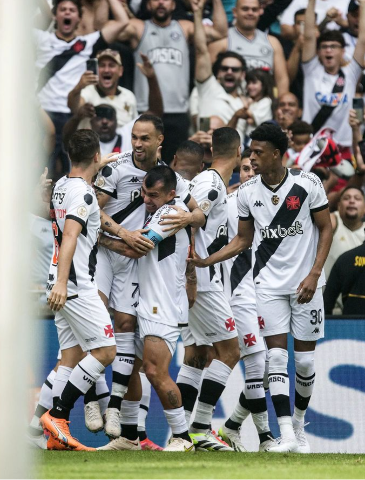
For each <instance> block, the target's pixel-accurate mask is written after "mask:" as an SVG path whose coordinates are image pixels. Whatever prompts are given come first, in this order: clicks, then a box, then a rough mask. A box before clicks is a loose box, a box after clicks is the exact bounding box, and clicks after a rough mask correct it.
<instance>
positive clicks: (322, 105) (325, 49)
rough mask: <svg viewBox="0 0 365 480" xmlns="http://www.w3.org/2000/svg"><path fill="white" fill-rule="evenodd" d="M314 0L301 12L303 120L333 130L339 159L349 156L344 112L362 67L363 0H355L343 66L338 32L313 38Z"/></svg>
mask: <svg viewBox="0 0 365 480" xmlns="http://www.w3.org/2000/svg"><path fill="white" fill-rule="evenodd" d="M315 32H316V26H315V0H309V2H308V8H307V10H306V14H305V28H304V47H303V55H302V67H303V73H304V101H303V107H304V108H303V118H302V119H303V120H304V121H306V122H307V123H311V124H312V126H313V130H314V132H315V133H316V132H318V131H319V130H321V128H323V127H329V128H332V129H333V130H335V133H334V135H333V138H334V141H335V142H336V143H337V144H338V146H339V149H340V152H341V154H342V157H343V158H346V159H350V158H351V150H350V147H351V144H352V135H351V128H350V126H349V124H348V121H347V119H348V115H349V110H350V107H351V103H352V99H353V97H354V96H355V91H356V84H357V82H358V80H359V78H360V76H361V73H362V69H363V68H364V55H365V0H359V37H358V41H357V43H356V47H355V50H354V54H353V57H352V59H351V61H350V63H349V64H348V65H346V66H342V65H343V57H344V52H345V40H344V38H343V36H342V34H341V33H340V32H338V31H326V32H324V33H322V34H321V35H320V37H319V38H318V41H317V40H316V38H315Z"/></svg>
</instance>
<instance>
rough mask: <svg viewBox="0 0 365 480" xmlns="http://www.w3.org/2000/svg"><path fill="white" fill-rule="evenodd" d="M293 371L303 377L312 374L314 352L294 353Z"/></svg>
mask: <svg viewBox="0 0 365 480" xmlns="http://www.w3.org/2000/svg"><path fill="white" fill-rule="evenodd" d="M294 361H295V371H296V372H297V373H299V375H302V376H303V377H308V376H309V375H311V374H313V372H314V350H313V351H310V352H294Z"/></svg>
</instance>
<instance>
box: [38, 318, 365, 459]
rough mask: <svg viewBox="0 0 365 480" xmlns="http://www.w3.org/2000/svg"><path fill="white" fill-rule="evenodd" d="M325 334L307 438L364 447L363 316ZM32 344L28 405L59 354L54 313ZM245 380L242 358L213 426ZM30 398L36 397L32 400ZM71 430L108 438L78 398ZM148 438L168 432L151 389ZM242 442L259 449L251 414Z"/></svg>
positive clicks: (328, 449) (321, 447) (337, 448)
mask: <svg viewBox="0 0 365 480" xmlns="http://www.w3.org/2000/svg"><path fill="white" fill-rule="evenodd" d="M325 332H326V338H325V339H323V340H321V341H320V342H318V346H317V351H316V380H315V389H314V394H313V397H312V399H311V403H310V408H309V409H308V412H307V414H306V422H309V425H308V426H307V427H306V432H307V434H308V440H309V442H310V444H311V447H312V451H313V452H318V453H320V452H321V453H324V452H325V453H339V452H341V453H365V443H364V441H363V440H364V431H365V413H364V412H365V353H364V352H365V318H364V319H350V318H330V319H326V329H325ZM33 333H34V338H33V342H34V343H33V344H35V345H36V348H37V352H39V356H40V358H42V359H43V361H42V362H41V369H40V371H39V372H37V373H34V375H32V376H31V377H30V378H32V385H30V387H31V388H32V389H33V397H32V405H30V411H29V414H30V415H31V414H32V413H33V411H34V406H35V405H36V403H37V398H38V395H39V391H40V387H41V385H42V383H43V381H44V379H45V378H46V376H47V375H48V373H49V371H50V370H51V369H52V368H53V367H54V365H55V363H56V358H57V351H58V340H57V332H56V328H55V325H54V322H53V320H52V319H50V318H48V319H43V320H37V328H35V329H34V330H33ZM292 347H293V345H292V341H290V343H289V376H290V380H291V386H290V390H291V398H294V358H293V348H292ZM183 350H184V349H183V345H182V343H181V341H179V343H178V347H177V350H176V353H175V356H174V358H173V360H172V363H171V367H170V372H171V376H172V377H173V378H176V376H177V373H178V370H179V368H180V365H181V362H182V359H183ZM106 377H107V382H108V385H109V386H110V384H111V368H110V367H109V368H107V372H106ZM243 383H244V368H243V365H242V362H240V364H239V365H237V366H236V368H235V369H234V371H233V373H232V375H231V377H230V379H229V382H228V385H227V388H226V389H225V391H224V393H223V395H222V398H221V399H220V401H219V403H218V405H217V408H216V410H215V414H214V419H213V429H215V430H218V428H219V427H220V425H221V424H222V422H223V421H224V419H226V418H227V417H228V416H229V415H230V414H231V412H232V410H233V409H234V407H235V404H236V402H237V400H238V397H239V394H240V392H241V390H242V387H243ZM267 398H268V409H269V418H270V427H271V431H272V433H273V435H274V436H275V437H276V436H278V435H279V429H278V425H277V422H276V418H275V414H274V410H273V406H272V403H271V400H270V398H269V395H268V396H267ZM33 402H34V403H33ZM71 422H72V423H71V432H72V434H73V435H74V436H75V437H77V438H78V439H79V440H80V441H81V442H82V443H84V444H86V445H89V446H95V447H96V446H100V445H103V444H105V443H106V442H107V439H106V437H105V436H104V434H103V433H102V432H99V433H98V434H97V435H94V434H92V433H90V432H89V431H88V430H87V429H86V427H85V424H84V411H83V401H82V399H80V400H79V401H78V403H77V404H76V406H75V409H74V410H73V412H72V414H71ZM147 432H148V436H149V438H151V440H153V441H155V442H156V443H158V444H160V445H162V446H164V445H165V443H166V441H167V438H168V436H169V432H168V427H167V423H166V421H165V418H164V415H163V410H162V407H161V405H160V403H159V400H158V398H157V396H156V394H155V392H154V390H153V389H152V398H151V405H150V411H149V415H148V417H147ZM242 438H243V443H244V445H245V446H246V448H247V449H248V450H249V451H257V450H258V436H257V433H256V430H255V427H254V425H253V422H252V419H251V417H249V418H248V419H247V420H246V421H245V422H244V424H243V427H242Z"/></svg>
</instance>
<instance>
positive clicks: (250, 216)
mask: <svg viewBox="0 0 365 480" xmlns="http://www.w3.org/2000/svg"><path fill="white" fill-rule="evenodd" d="M238 218H239V219H240V220H241V221H242V222H247V221H248V220H253V216H252V215H249V216H248V217H241V216H239V217H238Z"/></svg>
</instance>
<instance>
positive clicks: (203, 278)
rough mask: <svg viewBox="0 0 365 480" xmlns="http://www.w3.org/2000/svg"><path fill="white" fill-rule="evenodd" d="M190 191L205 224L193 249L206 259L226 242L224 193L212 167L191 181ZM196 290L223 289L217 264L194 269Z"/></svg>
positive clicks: (223, 188)
mask: <svg viewBox="0 0 365 480" xmlns="http://www.w3.org/2000/svg"><path fill="white" fill-rule="evenodd" d="M190 193H191V194H192V196H193V197H194V198H195V200H196V201H197V202H198V205H199V207H200V208H201V210H202V211H203V212H204V215H205V225H204V226H203V227H201V228H199V229H198V230H197V231H196V234H195V250H196V252H197V253H198V255H200V257H202V258H206V257H208V256H209V255H211V254H212V253H214V252H217V251H218V250H220V249H221V248H222V247H223V246H224V245H225V244H226V243H227V193H226V186H225V184H224V182H223V180H222V177H221V176H220V175H219V173H218V172H217V171H216V170H214V169H208V170H205V171H204V172H202V173H199V175H197V176H196V177H195V178H193V180H192V181H191V182H190ZM196 275H197V280H198V292H209V291H220V292H221V291H223V285H222V282H221V280H220V274H219V267H218V266H217V265H212V266H210V267H209V268H197V269H196Z"/></svg>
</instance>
